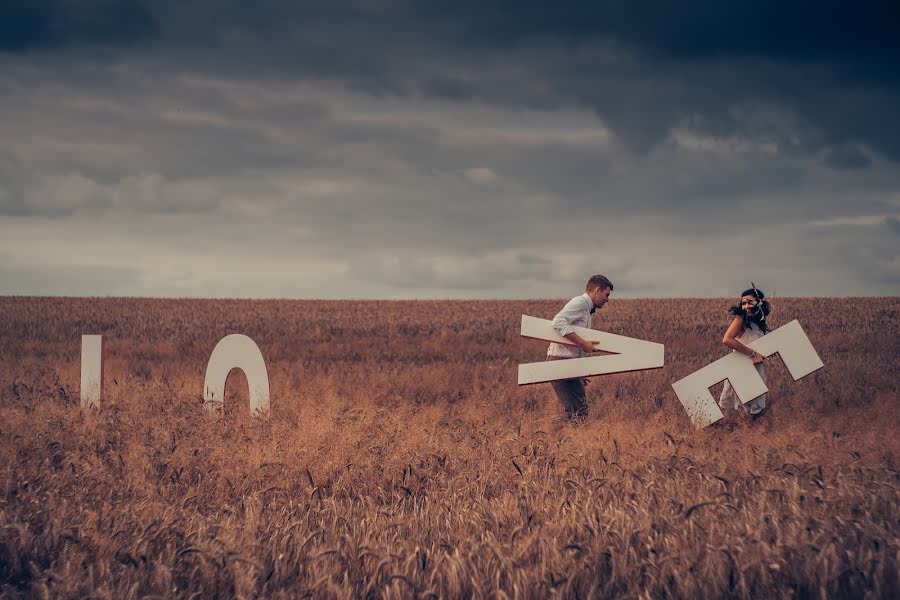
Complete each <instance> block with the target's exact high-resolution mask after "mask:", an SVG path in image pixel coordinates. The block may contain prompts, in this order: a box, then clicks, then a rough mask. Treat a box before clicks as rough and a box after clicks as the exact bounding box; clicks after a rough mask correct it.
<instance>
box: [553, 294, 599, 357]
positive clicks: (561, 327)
mask: <svg viewBox="0 0 900 600" xmlns="http://www.w3.org/2000/svg"><path fill="white" fill-rule="evenodd" d="M585 302H586V300H585V298H584V296H576V297H575V298H572V299H571V300H569V302H568V303H566V305H565V306H563V308H562V310H561V311H559V312H558V313H557V314H556V316H555V317H553V329H555V330H556V333H558V334H559V335H561V336H563V337H564V338H566V339H567V340H570V341H572V342H574V343H575V345H576V346H578V347H579V348H581V349H582V350H584V351H585V352H594V350H595V348H594V343H593V342H589V341H587V340H586V339H584V338H583V337H581V336H580V335H578V334H577V333H575V327H574V326H573V325H572V322H573V321H574V320H575V319H577V318H578V317H580V316H581V315H582V314H583V313H584V311H585ZM587 310H590V308H589V307H588V308H587Z"/></svg>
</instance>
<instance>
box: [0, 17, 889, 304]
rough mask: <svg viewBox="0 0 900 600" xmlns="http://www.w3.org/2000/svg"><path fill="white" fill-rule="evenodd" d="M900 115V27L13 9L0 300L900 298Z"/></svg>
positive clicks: (869, 22) (7, 33) (5, 75)
mask: <svg viewBox="0 0 900 600" xmlns="http://www.w3.org/2000/svg"><path fill="white" fill-rule="evenodd" d="M786 5H787V6H786ZM898 106H900V4H898V3H897V2H869V3H866V2H862V3H848V2H831V1H827V0H825V1H823V0H819V1H817V2H792V3H783V2H764V1H760V0H753V1H743V0H734V1H728V2H723V1H722V0H716V1H712V0H700V1H696V2H689V3H675V2H671V1H669V0H655V1H635V2H621V1H610V2H607V1H596V0H595V1H590V2H584V3H573V2H531V1H529V0H516V1H511V0H502V1H498V2H489V1H488V2H486V1H484V0H482V1H479V2H469V1H467V0H454V1H452V2H443V1H442V2H416V1H413V0H379V1H371V0H330V1H327V2H326V1H318V2H306V1H304V0H261V1H260V0H257V1H253V2H248V1H246V0H228V1H217V2H211V1H203V0H195V1H192V2H185V1H183V0H152V1H151V0H124V1H117V0H50V1H42V0H11V1H10V0H6V1H5V2H4V3H3V9H2V10H0V294H29V295H31V294H37V295H44V294H49V295H79V296H81V295H129V296H199V297H289V298H343V297H350V298H366V297H375V298H519V297H568V296H572V295H574V294H576V293H578V292H579V291H580V289H582V288H583V285H584V281H585V280H586V279H587V277H588V276H590V275H591V274H594V273H603V274H605V275H607V276H608V277H609V278H610V279H611V280H612V281H613V283H614V284H615V292H614V297H616V296H617V297H646V296H651V297H658V296H734V295H736V294H738V293H739V292H740V291H741V290H743V289H744V288H745V287H747V286H748V284H749V281H750V280H751V279H752V280H753V281H755V282H756V283H757V285H759V286H760V287H762V288H763V289H764V290H765V291H766V292H768V293H770V294H772V293H774V294H776V295H782V296H787V295H792V296H795V295H799V296H808V295H873V294H874V295H897V294H898V293H900V115H898V108H897V107H898Z"/></svg>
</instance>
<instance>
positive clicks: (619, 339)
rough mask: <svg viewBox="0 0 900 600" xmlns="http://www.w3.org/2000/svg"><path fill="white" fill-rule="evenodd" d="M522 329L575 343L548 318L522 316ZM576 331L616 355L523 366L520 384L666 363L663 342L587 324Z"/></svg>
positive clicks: (525, 334) (536, 336) (525, 333)
mask: <svg viewBox="0 0 900 600" xmlns="http://www.w3.org/2000/svg"><path fill="white" fill-rule="evenodd" d="M521 332H522V336H523V337H528V338H533V339H536V340H544V341H548V342H556V343H557V344H568V345H570V346H573V345H574V343H573V342H572V341H571V340H569V339H568V338H565V337H563V336H561V335H559V334H558V333H557V332H556V330H555V329H553V322H552V321H548V320H546V319H538V318H536V317H529V316H528V315H522V330H521ZM575 333H577V334H578V335H579V337H581V338H583V339H586V340H588V341H589V342H594V347H595V348H596V349H597V350H603V351H605V352H615V353H616V354H615V355H613V356H588V357H585V358H570V359H567V360H555V361H546V362H537V363H527V364H524V365H519V385H529V384H532V383H543V382H546V381H557V380H559V379H575V378H577V377H591V376H593V375H607V374H609V373H621V372H623V371H643V370H645V369H658V368H660V367H662V366H663V358H664V352H665V349H664V347H663V345H662V344H657V343H656V342H648V341H646V340H639V339H636V338H630V337H625V336H624V335H615V334H613V333H606V332H605V331H597V330H596V329H588V328H586V327H575Z"/></svg>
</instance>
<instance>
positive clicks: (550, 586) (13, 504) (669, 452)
mask: <svg viewBox="0 0 900 600" xmlns="http://www.w3.org/2000/svg"><path fill="white" fill-rule="evenodd" d="M728 304H729V303H728V301H726V300H712V299H706V300H682V299H679V300H628V301H625V300H623V301H613V302H611V303H610V304H609V305H608V306H607V307H606V308H605V309H604V310H603V311H601V313H600V315H599V318H596V317H595V319H596V320H595V326H596V327H598V328H601V329H604V330H606V331H611V332H613V333H620V334H623V335H628V336H632V337H638V338H642V339H649V340H654V341H658V342H662V343H664V344H665V345H666V367H665V368H664V369H660V370H655V371H648V372H641V373H633V374H620V375H613V376H607V377H600V378H595V379H593V380H592V382H591V384H590V385H589V386H588V400H589V404H590V409H591V414H590V416H589V417H588V419H587V420H586V421H585V422H584V423H583V424H580V425H571V424H566V423H564V422H561V421H560V420H559V419H558V415H559V414H560V413H561V412H562V409H561V407H560V406H559V403H558V401H557V400H556V398H555V397H554V395H553V393H552V390H551V389H550V386H549V385H546V384H544V385H538V386H529V387H525V388H518V387H517V386H516V365H517V364H518V363H520V362H531V361H535V360H541V358H542V355H543V353H544V350H545V346H544V344H543V343H541V342H536V341H533V340H525V339H522V338H520V336H519V334H518V326H519V317H520V315H522V314H531V315H535V316H539V317H545V318H549V317H552V315H553V314H554V313H555V311H556V310H557V309H558V308H559V307H560V306H561V301H560V300H543V301H497V302H475V301H419V302H386V301H385V302H354V301H347V302H330V301H238V300H235V301H224V300H217V301H213V300H208V301H206V300H150V299H114V298H106V299H52V298H0V331H2V332H3V333H2V334H0V335H2V346H0V364H2V367H0V436H2V440H3V443H2V446H0V477H2V479H0V485H2V492H0V585H2V588H0V590H2V593H3V595H5V596H9V597H18V596H25V597H42V596H48V595H49V596H68V597H84V596H92V597H106V598H128V597H144V596H166V597H167V596H172V595H176V596H190V595H192V594H198V595H199V596H200V597H216V596H218V597H230V596H238V597H254V596H270V597H290V598H294V597H302V596H304V595H309V596H316V597H320V596H325V597H346V598H350V597H361V596H362V597H366V596H378V597H409V596H413V595H415V596H420V597H425V596H442V597H459V596H472V595H474V596H478V597H487V596H496V597H534V598H537V597H547V596H565V597H591V596H596V597H609V596H628V597H646V596H653V597H667V596H668V597H701V596H702V597H761V596H763V595H779V596H783V595H793V596H796V597H801V598H806V597H809V598H813V597H816V598H818V597H824V596H840V597H856V598H858V597H865V596H871V597H890V596H895V595H896V594H897V589H898V574H897V570H898V556H897V555H898V548H900V546H898V539H897V531H898V528H897V525H898V515H900V511H898V489H897V486H898V484H900V481H898V480H900V473H898V469H897V464H896V453H897V449H898V448H897V445H898V441H897V438H898V436H897V423H898V420H897V417H898V414H897V413H898V408H897V358H896V357H897V356H900V338H898V336H897V335H896V329H895V326H894V325H892V324H894V323H896V321H897V317H898V311H900V300H898V299H897V298H869V299H858V298H857V299H854V298H848V299H802V298H783V299H779V301H778V303H777V307H776V310H777V312H776V313H775V315H774V317H775V319H774V320H775V324H776V325H778V324H781V323H786V322H787V321H789V320H791V319H793V318H799V319H800V321H801V323H802V324H803V327H804V329H805V330H806V332H807V334H808V335H809V338H810V339H811V341H812V342H813V345H814V346H815V347H816V349H817V350H818V352H819V354H820V356H821V357H822V359H823V361H824V362H825V365H826V366H825V369H824V370H821V371H819V372H817V373H816V374H814V375H811V376H809V377H807V378H806V379H804V380H802V381H800V382H797V383H795V382H793V381H792V380H791V379H790V377H789V376H788V374H787V372H786V370H785V369H784V366H783V365H782V364H781V363H780V362H778V361H777V360H776V361H770V363H769V365H770V366H769V388H770V398H771V409H770V412H769V414H767V415H766V416H765V417H764V418H763V419H761V420H759V421H756V422H752V423H751V422H749V421H747V420H744V419H735V420H736V423H735V424H734V425H733V426H730V427H715V428H711V429H708V430H704V431H695V430H693V429H692V428H691V426H690V423H689V421H688V419H687V417H686V416H685V414H684V411H683V409H682V408H681V406H680V405H679V403H678V401H677V399H676V398H675V396H674V394H673V393H672V390H671V387H670V386H671V383H672V382H674V381H676V380H677V379H680V378H681V377H683V376H685V375H687V374H688V373H690V372H692V371H693V370H695V369H697V368H699V367H701V366H703V365H705V364H707V363H708V362H710V361H712V360H714V359H715V358H717V357H719V356H722V355H723V354H724V353H725V351H726V349H725V348H724V346H722V345H721V343H720V340H721V336H722V332H723V331H724V328H725V326H726V325H727V322H728V317H727V315H726V312H725V310H726V308H727V306H728ZM96 333H100V334H103V335H104V336H105V339H106V361H107V362H106V388H105V391H106V398H105V399H104V404H103V406H102V407H101V408H100V409H99V410H82V409H80V408H79V407H78V392H77V390H78V383H79V382H78V379H79V373H80V370H79V368H80V367H79V364H80V363H79V360H80V359H79V355H80V336H81V335H82V334H96ZM229 333H244V334H247V335H249V336H250V337H251V338H253V339H254V340H255V341H256V342H257V344H258V345H259V346H260V348H261V350H262V352H263V355H264V357H265V359H266V363H267V367H268V370H269V377H270V381H271V389H272V411H271V414H270V416H269V418H268V419H265V420H258V419H254V418H252V417H250V416H249V414H248V408H247V390H246V382H245V379H244V378H243V375H242V374H241V373H240V372H235V373H234V374H232V375H231V377H230V379H229V391H228V393H227V396H228V397H227V398H226V403H225V411H224V415H223V417H222V418H219V419H213V418H209V417H208V416H207V414H206V412H205V411H204V409H203V407H202V404H201V398H200V394H201V392H202V385H203V377H204V371H205V367H206V362H207V360H208V358H209V355H210V352H211V351H212V348H213V346H214V345H215V343H216V342H217V341H218V340H219V339H221V338H222V337H223V336H225V335H227V334H229ZM717 391H718V388H716V389H714V392H717Z"/></svg>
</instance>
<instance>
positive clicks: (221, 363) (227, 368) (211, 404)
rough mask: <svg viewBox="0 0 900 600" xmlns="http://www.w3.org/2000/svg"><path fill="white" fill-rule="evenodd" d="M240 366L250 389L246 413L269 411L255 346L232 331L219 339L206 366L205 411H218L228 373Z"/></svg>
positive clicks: (265, 381)
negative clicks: (248, 408)
mask: <svg viewBox="0 0 900 600" xmlns="http://www.w3.org/2000/svg"><path fill="white" fill-rule="evenodd" d="M234 369H240V370H242V371H243V372H244V375H246V377H247V385H248V386H249V388H250V414H252V415H254V416H260V415H262V414H264V413H266V412H268V410H269V373H268V372H267V371H266V361H265V360H264V359H263V355H262V352H260V351H259V346H257V345H256V343H255V342H254V341H253V340H251V339H250V338H249V337H247V336H246V335H241V334H239V333H234V334H231V335H226V336H225V337H224V338H222V339H221V340H219V343H218V344H216V347H215V348H213V351H212V355H211V356H210V357H209V364H207V365H206V381H205V382H204V384H203V390H204V393H203V399H204V400H205V401H206V406H207V408H208V409H209V410H221V409H222V402H223V401H224V400H225V382H226V381H227V380H228V374H229V373H231V371H232V370H234Z"/></svg>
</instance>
